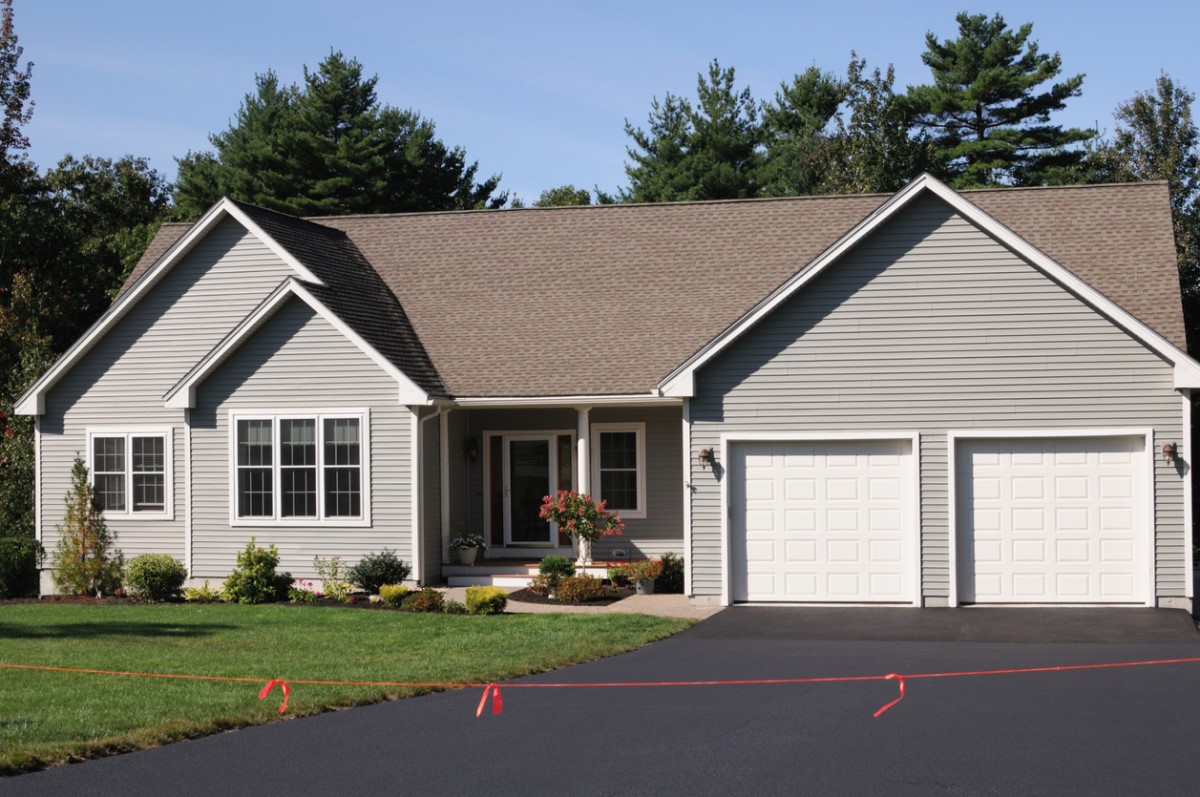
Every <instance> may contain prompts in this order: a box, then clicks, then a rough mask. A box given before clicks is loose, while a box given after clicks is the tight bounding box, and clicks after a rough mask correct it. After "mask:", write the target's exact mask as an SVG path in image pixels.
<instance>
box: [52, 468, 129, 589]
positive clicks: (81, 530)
mask: <svg viewBox="0 0 1200 797" xmlns="http://www.w3.org/2000/svg"><path fill="white" fill-rule="evenodd" d="M66 502H67V514H66V516H65V517H64V518H63V522H62V524H61V525H60V526H59V527H58V535H59V537H58V548H57V550H56V551H55V552H54V556H53V558H52V562H51V564H52V567H53V568H54V584H55V586H57V587H58V589H59V591H60V592H62V593H63V594H64V595H107V594H112V593H113V592H115V591H116V589H117V587H119V586H121V570H122V568H123V567H124V565H125V557H124V556H123V555H122V554H121V552H120V551H119V550H117V549H116V548H115V547H114V544H113V543H114V540H113V538H112V534H111V533H110V532H109V530H108V525H107V524H106V523H105V522H104V513H103V512H101V511H100V507H99V506H98V505H97V504H96V496H95V493H94V492H93V491H92V485H91V484H89V483H88V469H87V466H86V465H84V464H83V459H82V458H80V457H78V456H77V457H75V464H74V466H73V467H72V468H71V489H70V490H69V491H68V492H67V497H66Z"/></svg>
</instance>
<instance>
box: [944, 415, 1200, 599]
mask: <svg viewBox="0 0 1200 797" xmlns="http://www.w3.org/2000/svg"><path fill="white" fill-rule="evenodd" d="M1185 401H1186V397H1185ZM1063 437H1067V438H1095V437H1134V438H1137V437H1140V438H1142V440H1143V441H1144V443H1145V447H1144V451H1145V456H1146V461H1145V462H1144V463H1143V467H1142V469H1141V473H1140V475H1141V478H1142V479H1143V482H1142V485H1141V487H1142V491H1143V495H1144V496H1145V501H1144V502H1143V503H1144V504H1145V506H1144V507H1143V512H1142V519H1143V522H1144V524H1145V529H1146V540H1145V542H1146V546H1145V548H1144V549H1143V555H1144V556H1145V557H1146V563H1145V567H1144V568H1143V576H1144V578H1145V579H1146V596H1145V600H1144V601H1143V603H1144V605H1146V606H1151V607H1153V606H1154V605H1155V597H1156V593H1157V591H1158V588H1157V584H1156V583H1155V573H1154V564H1155V547H1156V545H1157V541H1156V534H1155V526H1154V505H1155V501H1156V497H1155V474H1154V468H1155V458H1154V457H1155V455H1154V429H1152V428H1147V427H1102V428H1066V429H951V430H949V431H947V432H946V468H947V473H946V487H947V491H948V495H949V505H948V507H947V518H946V520H947V526H948V533H949V535H950V540H949V542H950V548H949V550H950V600H949V604H950V606H951V607H954V606H958V605H959V602H958V578H959V567H958V565H959V563H958V533H959V529H958V510H957V502H958V497H957V492H958V487H957V486H958V445H959V442H960V441H963V440H1005V439H1014V438H1019V439H1024V440H1036V439H1045V438H1063ZM1185 489H1186V488H1185Z"/></svg>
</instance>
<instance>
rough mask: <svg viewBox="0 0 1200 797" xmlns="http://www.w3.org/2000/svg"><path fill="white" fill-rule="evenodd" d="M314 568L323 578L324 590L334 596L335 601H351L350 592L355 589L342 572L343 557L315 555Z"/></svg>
mask: <svg viewBox="0 0 1200 797" xmlns="http://www.w3.org/2000/svg"><path fill="white" fill-rule="evenodd" d="M313 569H314V570H316V571H317V575H318V576H320V578H321V584H322V587H323V589H322V591H323V592H324V593H325V594H326V595H328V596H329V597H331V598H333V599H334V600H335V601H341V602H342V603H348V602H349V601H350V599H351V598H350V592H351V591H352V590H353V589H354V587H352V586H351V585H350V582H349V581H347V580H346V579H345V578H344V577H343V574H342V557H340V556H331V557H329V558H328V559H325V558H324V557H321V556H314V557H313Z"/></svg>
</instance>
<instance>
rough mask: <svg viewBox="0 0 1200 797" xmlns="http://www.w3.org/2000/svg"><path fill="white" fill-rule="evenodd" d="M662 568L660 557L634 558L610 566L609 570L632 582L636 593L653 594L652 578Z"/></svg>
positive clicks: (656, 575)
mask: <svg viewBox="0 0 1200 797" xmlns="http://www.w3.org/2000/svg"><path fill="white" fill-rule="evenodd" d="M662 569H663V568H662V560H660V559H635V560H633V561H631V562H625V563H624V564H619V565H617V566H615V567H613V568H611V571H615V573H616V574H617V575H619V576H621V577H624V578H626V579H628V580H629V581H630V582H632V583H633V585H634V586H635V587H637V594H639V595H653V594H654V579H656V578H658V577H659V576H661V575H662Z"/></svg>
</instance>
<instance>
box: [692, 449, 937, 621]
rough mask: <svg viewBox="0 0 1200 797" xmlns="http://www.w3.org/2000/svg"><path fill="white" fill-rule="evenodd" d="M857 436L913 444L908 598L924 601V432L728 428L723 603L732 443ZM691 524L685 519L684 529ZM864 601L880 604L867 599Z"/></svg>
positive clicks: (723, 452)
mask: <svg viewBox="0 0 1200 797" xmlns="http://www.w3.org/2000/svg"><path fill="white" fill-rule="evenodd" d="M855 440H903V441H907V442H908V443H909V445H910V447H911V448H910V453H911V456H910V460H909V482H910V484H909V488H910V490H911V491H912V492H911V496H910V498H911V501H910V505H911V508H910V513H909V523H910V524H911V528H912V532H911V534H910V535H909V536H908V538H907V539H906V540H905V544H906V550H905V554H906V555H907V556H908V557H909V559H910V560H911V561H912V563H913V564H912V566H913V570H912V571H911V572H910V577H911V578H912V594H911V595H910V596H909V601H910V602H911V603H912V605H913V606H917V607H920V606H921V605H922V603H923V595H924V589H923V584H922V583H921V565H922V561H921V435H920V433H918V432H914V431H895V430H880V431H861V432H859V431H856V432H771V431H764V432H725V433H722V434H721V437H720V449H718V451H717V452H716V456H717V457H718V458H719V460H718V461H720V460H721V459H723V460H724V461H725V462H726V463H728V464H726V466H725V468H726V471H725V478H723V479H721V571H722V573H721V605H723V606H729V605H730V603H731V595H732V594H733V567H732V565H733V550H732V549H733V542H732V538H731V530H730V518H731V515H732V512H733V506H732V504H731V503H730V496H729V485H730V482H731V481H732V478H731V476H730V473H729V468H730V467H731V465H732V460H731V459H730V451H731V450H732V447H733V446H736V445H740V444H742V443H766V442H777V441H778V442H782V443H789V442H793V443H804V442H839V441H855ZM689 526H690V524H689V523H688V521H687V520H685V521H684V527H685V529H687V528H689ZM865 605H870V606H874V605H878V604H875V603H868V604H865Z"/></svg>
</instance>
